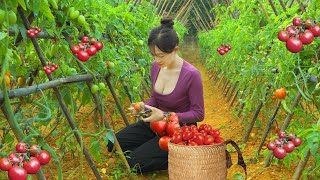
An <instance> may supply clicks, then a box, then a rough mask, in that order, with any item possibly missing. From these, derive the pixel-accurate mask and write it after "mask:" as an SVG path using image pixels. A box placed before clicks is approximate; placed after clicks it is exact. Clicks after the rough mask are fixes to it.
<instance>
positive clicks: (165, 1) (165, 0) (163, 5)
mask: <svg viewBox="0 0 320 180" xmlns="http://www.w3.org/2000/svg"><path fill="white" fill-rule="evenodd" d="M167 1H168V0H164V2H163V4H162V6H161V8H160V11H159V13H158V14H159V15H161V14H162V11H163V8H164V7H165V5H166V3H167ZM168 4H169V2H168Z"/></svg>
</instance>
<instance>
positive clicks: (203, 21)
mask: <svg viewBox="0 0 320 180" xmlns="http://www.w3.org/2000/svg"><path fill="white" fill-rule="evenodd" d="M193 6H197V7H196V8H195V10H196V12H197V14H198V17H199V18H200V20H201V21H202V23H203V24H204V25H205V27H206V29H207V31H209V29H210V24H209V23H208V22H207V21H206V20H204V17H202V16H201V15H200V14H201V13H200V12H201V9H200V8H199V6H198V5H197V3H194V4H193Z"/></svg>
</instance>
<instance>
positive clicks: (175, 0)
mask: <svg viewBox="0 0 320 180" xmlns="http://www.w3.org/2000/svg"><path fill="white" fill-rule="evenodd" d="M176 2H177V0H174V2H173V4H172V6H171V7H170V9H169V12H168V13H167V15H168V16H170V13H171V11H172V8H173V7H174V5H175V4H176ZM181 2H182V1H181Z"/></svg>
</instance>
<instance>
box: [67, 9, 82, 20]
mask: <svg viewBox="0 0 320 180" xmlns="http://www.w3.org/2000/svg"><path fill="white" fill-rule="evenodd" d="M79 15H80V12H79V11H78V10H75V11H70V15H69V17H70V19H77V18H78V17H79Z"/></svg>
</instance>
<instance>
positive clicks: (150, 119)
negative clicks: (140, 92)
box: [142, 105, 163, 122]
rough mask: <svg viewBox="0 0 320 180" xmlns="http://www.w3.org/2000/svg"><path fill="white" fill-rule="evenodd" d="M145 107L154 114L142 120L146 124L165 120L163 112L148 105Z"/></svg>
mask: <svg viewBox="0 0 320 180" xmlns="http://www.w3.org/2000/svg"><path fill="white" fill-rule="evenodd" d="M145 107H146V108H149V109H151V111H152V112H151V115H150V116H149V117H146V118H142V120H143V121H144V122H154V121H160V120H162V119H163V111H161V110H160V109H158V108H155V107H152V106H148V105H145Z"/></svg>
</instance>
